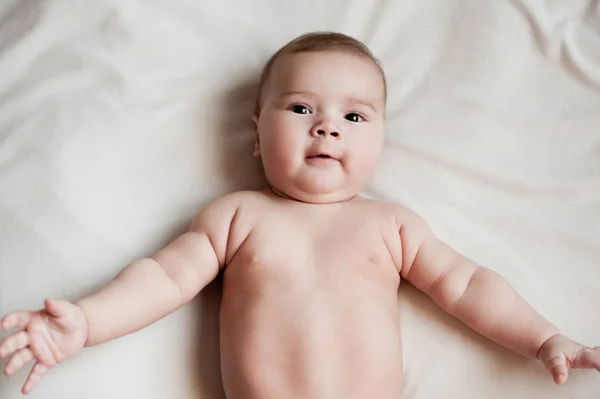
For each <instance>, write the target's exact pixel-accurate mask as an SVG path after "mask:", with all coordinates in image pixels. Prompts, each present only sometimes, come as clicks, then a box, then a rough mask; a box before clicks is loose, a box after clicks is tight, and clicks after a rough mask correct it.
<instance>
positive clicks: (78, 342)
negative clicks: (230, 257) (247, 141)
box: [0, 194, 239, 393]
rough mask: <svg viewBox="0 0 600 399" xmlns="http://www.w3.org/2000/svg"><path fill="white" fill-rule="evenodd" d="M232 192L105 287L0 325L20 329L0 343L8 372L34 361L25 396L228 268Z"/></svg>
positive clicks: (173, 307)
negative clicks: (86, 349) (60, 367)
mask: <svg viewBox="0 0 600 399" xmlns="http://www.w3.org/2000/svg"><path fill="white" fill-rule="evenodd" d="M238 203H239V201H238V196H236V195H235V194H231V195H228V196H225V197H223V198H221V199H219V200H216V201H214V202H213V203H211V204H209V205H208V206H207V207H205V208H204V209H203V210H202V211H201V212H200V213H199V214H198V216H197V217H196V218H195V219H194V221H193V222H192V226H191V228H190V230H189V231H188V232H187V233H185V234H183V235H182V236H180V237H178V238H177V239H175V240H174V241H173V242H171V243H170V244H169V245H167V246H166V247H165V248H163V249H161V250H160V251H158V252H157V253H156V254H155V255H153V256H152V257H149V258H145V259H141V260H138V261H135V262H133V263H131V264H130V265H129V266H127V267H126V268H125V269H123V270H122V271H121V272H120V273H119V274H118V275H117V276H116V277H115V278H114V279H113V280H112V281H111V282H110V283H109V284H107V285H106V286H105V287H104V288H102V289H100V290H99V291H97V292H95V293H93V294H91V295H89V296H87V297H85V298H83V299H81V300H79V301H77V302H76V303H75V304H72V303H69V302H67V301H56V300H46V301H45V308H44V309H41V310H39V311H36V312H17V313H12V314H9V315H7V316H6V317H5V318H4V319H2V321H1V322H0V326H1V327H2V328H3V329H11V328H19V329H21V330H20V331H17V332H15V333H14V334H12V335H11V336H9V337H8V338H6V339H5V340H4V341H3V342H1V343H0V357H5V356H8V355H10V354H11V353H13V355H12V357H11V360H10V361H9V362H8V363H7V365H6V368H5V373H6V374H7V375H12V374H14V372H15V371H16V370H18V369H19V368H20V367H22V366H23V365H24V364H25V363H27V362H28V361H30V360H32V359H33V360H36V364H35V365H34V367H33V369H32V371H31V373H30V375H29V377H28V379H27V381H26V383H25V385H24V387H23V392H24V393H28V392H30V391H31V390H32V389H33V388H34V387H35V385H37V383H38V382H39V381H40V380H41V378H42V377H43V375H44V374H45V373H46V371H47V370H48V369H49V368H50V367H53V366H55V365H56V364H58V363H61V362H63V361H64V360H66V359H68V358H70V357H72V356H73V355H75V354H76V353H77V352H78V351H79V350H80V349H81V347H83V346H84V345H85V346H91V345H97V344H100V343H102V342H105V341H108V340H111V339H114V338H117V337H120V336H123V335H126V334H130V333H133V332H135V331H137V330H140V329H142V328H144V327H146V326H148V325H150V324H152V323H154V322H155V321H157V320H159V319H161V318H163V317H165V316H166V315H168V314H169V313H171V312H173V311H175V310H176V309H178V308H179V307H181V306H183V305H184V304H185V303H187V302H189V301H190V300H191V299H192V298H193V297H194V296H195V295H196V294H197V293H198V292H199V291H200V290H201V289H202V288H204V287H205V286H206V285H207V284H208V283H210V282H211V281H212V280H213V279H214V278H215V277H216V276H217V274H218V273H219V269H220V267H222V266H224V264H225V254H226V250H227V244H228V237H229V229H230V225H231V222H232V220H233V217H234V215H235V212H236V210H237V206H238Z"/></svg>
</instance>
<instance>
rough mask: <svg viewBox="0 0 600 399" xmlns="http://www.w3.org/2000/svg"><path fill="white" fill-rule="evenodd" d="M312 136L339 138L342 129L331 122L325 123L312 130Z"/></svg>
mask: <svg viewBox="0 0 600 399" xmlns="http://www.w3.org/2000/svg"><path fill="white" fill-rule="evenodd" d="M312 135H313V136H315V137H327V136H331V137H336V138H337V137H339V136H340V129H338V127H337V126H335V125H334V124H333V123H331V122H327V121H324V122H322V123H319V124H317V125H315V126H314V127H313V128H312Z"/></svg>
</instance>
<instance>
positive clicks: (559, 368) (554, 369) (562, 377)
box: [546, 353, 569, 384]
mask: <svg viewBox="0 0 600 399" xmlns="http://www.w3.org/2000/svg"><path fill="white" fill-rule="evenodd" d="M546 368H547V369H548V370H549V371H550V373H552V378H553V379H554V382H555V383H557V384H564V383H565V382H566V381H567V378H568V376H569V369H568V368H567V361H566V358H565V356H564V355H563V354H562V353H561V354H560V355H559V356H556V357H553V358H551V359H550V360H548V361H547V362H546Z"/></svg>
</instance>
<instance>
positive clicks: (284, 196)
mask: <svg viewBox="0 0 600 399" xmlns="http://www.w3.org/2000/svg"><path fill="white" fill-rule="evenodd" d="M269 190H271V192H272V193H273V194H274V195H276V196H277V197H280V198H283V199H287V200H290V201H296V202H302V203H305V204H314V205H327V204H337V203H341V202H350V201H352V200H355V199H360V198H361V197H360V196H359V195H358V194H355V195H353V196H352V197H350V198H346V199H342V200H339V201H332V202H326V203H317V202H307V201H302V200H300V199H298V198H294V197H290V196H289V195H287V194H286V193H284V192H282V191H280V190H278V189H276V188H275V187H273V186H271V185H269Z"/></svg>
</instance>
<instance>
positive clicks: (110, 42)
mask: <svg viewBox="0 0 600 399" xmlns="http://www.w3.org/2000/svg"><path fill="white" fill-rule="evenodd" d="M288 3H289V4H288ZM0 4H1V5H0V314H4V313H6V312H8V311H12V310H15V309H21V308H23V309H31V308H37V307H39V306H40V305H41V302H42V300H43V299H44V298H45V297H47V296H54V297H63V298H67V299H75V298H77V297H78V296H80V295H83V294H85V293H87V292H89V291H90V290H92V289H93V288H94V287H97V286H99V285H100V284H102V283H105V282H106V281H108V280H109V279H110V278H111V277H112V276H113V275H114V274H115V273H116V272H117V271H118V270H120V269H121V268H122V267H123V266H125V265H126V264H127V263H128V262H129V261H131V260H133V259H135V258H137V257H140V256H143V255H148V254H150V253H151V252H152V251H153V250H155V249H157V248H158V247H160V246H161V245H163V244H164V243H166V242H167V240H169V239H171V238H173V237H174V236H175V235H176V234H177V233H178V232H180V231H181V230H182V229H183V228H185V226H186V224H187V223H188V221H189V219H190V218H191V217H192V215H193V214H194V212H195V211H196V210H197V209H199V208H200V207H201V206H202V205H203V204H205V203H206V202H207V201H208V200H210V199H212V198H214V197H216V196H218V195H220V194H223V193H225V192H228V191H232V190H236V189H240V188H246V187H256V186H258V185H259V184H260V182H261V175H260V169H259V165H257V163H256V161H254V160H253V159H252V158H251V145H250V144H251V141H252V134H251V124H250V116H251V111H252V102H253V97H254V94H255V92H256V81H257V75H258V73H259V71H260V69H261V68H262V65H263V63H264V62H265V61H266V59H267V58H268V56H269V55H270V54H271V53H272V52H273V51H275V50H276V49H277V48H278V47H280V46H281V45H283V44H284V43H285V42H287V41H288V40H290V39H291V38H293V37H295V36H297V35H299V34H301V33H303V32H305V31H310V30H324V29H327V30H337V31H342V32H345V33H348V34H351V35H354V36H356V37H358V38H359V39H362V40H364V41H365V42H366V43H367V44H368V45H369V46H370V47H371V48H372V50H373V51H374V52H375V53H376V55H378V56H379V57H380V58H381V60H382V62H383V65H384V68H385V70H386V71H387V74H388V80H389V91H390V98H389V104H388V124H387V126H388V128H387V135H388V136H387V137H388V139H387V143H386V147H385V151H384V154H383V156H382V160H381V167H380V168H379V170H378V172H377V175H376V176H375V177H374V179H373V181H372V183H371V184H370V186H369V187H368V190H367V194H368V195H371V196H374V197H378V198H382V199H388V200H394V201H398V202H402V203H404V204H406V205H407V206H409V207H411V208H413V209H414V210H416V211H417V212H419V213H420V214H421V215H422V216H424V217H425V218H426V219H427V220H428V221H429V223H430V224H431V226H432V227H433V228H434V230H435V231H436V232H437V234H438V235H439V236H440V237H441V238H443V239H445V240H446V241H447V242H449V243H450V244H451V245H453V246H454V247H456V248H457V249H459V250H460V251H462V252H463V253H465V254H466V255H468V256H471V257H472V258H473V259H475V260H476V261H478V262H480V263H482V264H484V265H486V266H488V267H490V268H492V269H494V270H496V271H498V272H500V273H501V274H502V275H504V276H505V277H506V278H507V279H508V280H509V281H510V282H511V283H513V284H514V286H515V287H516V288H517V289H518V290H519V292H521V293H522V295H523V296H524V297H525V298H526V299H528V300H529V301H530V302H531V303H532V304H533V305H534V306H535V307H536V308H537V309H539V310H540V311H541V312H542V313H543V314H544V315H546V316H547V317H548V318H549V319H551V320H552V321H553V322H554V323H556V324H557V325H558V326H559V327H560V328H561V329H562V330H563V332H564V333H566V334H569V335H571V336H572V337H573V338H575V339H577V340H580V341H581V342H584V343H588V344H593V345H600V312H599V305H600V264H599V263H598V262H599V259H600V6H599V3H598V2H586V1H568V2H567V1H551V0H548V1H541V0H537V1H536V0H514V1H500V0H493V1H492V0H490V1H486V2H483V1H478V0H463V1H448V0H427V1H425V0H412V1H402V2H401V1H377V2H376V1H369V2H366V1H358V0H356V1H342V0H339V1H330V0H328V1H317V0H312V1H308V0H307V1H302V2H287V3H286V2H280V1H275V0H273V1H266V0H263V1H260V2H259V1H252V2H249V1H248V2H245V1H220V2H215V1H198V0H189V1H188V0H178V1H172V0H168V1H167V0H153V1H148V0H128V1H119V0H112V1H111V0H95V1H93V2H90V1H86V2H83V1H68V0H47V1H37V2H34V1H18V0H12V1H7V0H3V1H2V3H0ZM218 294H219V291H218V286H216V285H215V286H211V287H210V289H209V290H208V291H207V292H206V293H203V294H202V295H201V297H202V298H204V299H205V300H204V301H202V300H200V301H195V302H194V303H193V304H191V305H190V306H187V307H185V308H184V309H182V310H180V311H179V312H177V313H175V314H173V315H171V316H169V317H167V318H166V319H164V320H163V321H161V322H159V323H157V324H156V325H154V326H151V327H149V328H148V329H146V330H144V331H142V332H140V333H138V334H135V335H132V336H128V337H125V338H122V339H119V340H116V341H113V342H111V343H109V344H106V345H103V346H100V347H95V348H91V349H88V350H85V351H84V352H83V353H82V354H81V355H80V356H78V357H77V358H75V359H73V360H71V361H69V362H67V363H65V364H64V365H61V366H59V367H58V368H56V369H55V370H53V371H52V372H50V373H49V375H48V376H47V378H46V379H45V380H44V381H43V383H42V385H41V386H40V387H39V389H38V390H37V391H36V392H34V394H32V395H31V397H32V398H44V399H55V398H56V399H57V398H60V399H69V398H82V397H85V398H87V399H96V398H98V399H100V398H103V399H104V398H107V397H110V398H113V399H124V398H128V399H129V398H142V397H143V398H148V399H153V398H167V397H168V398H222V397H223V394H222V390H221V388H220V382H219V378H220V374H219V370H218V349H217V338H216V337H217V327H216V321H217V316H218V313H217V312H218V302H217V301H218ZM400 302H401V314H400V319H401V323H402V330H403V334H404V345H405V358H404V362H405V368H406V375H405V387H404V393H403V396H402V398H403V399H435V398H444V399H453V398H457V399H458V398H460V399H469V398H489V399H496V398H497V399H500V398H527V399H530V398H544V399H559V398H561V399H562V398H577V399H591V398H597V397H600V375H599V374H594V373H592V372H587V373H585V372H575V373H573V375H572V377H571V379H570V381H569V383H568V384H567V385H566V386H563V387H556V386H554V385H553V383H552V382H551V379H550V378H549V376H548V375H547V373H546V372H545V371H544V370H543V369H542V367H541V366H540V365H539V364H538V363H537V362H533V361H532V362H528V361H527V360H524V359H522V358H520V357H518V356H516V355H512V354H510V353H509V352H507V351H505V350H503V349H500V348H498V347H497V346H495V345H494V344H491V343H489V342H487V341H486V340H484V339H482V338H479V337H477V336H476V335H475V334H474V333H472V332H470V331H468V330H467V329H466V328H464V327H463V326H461V325H460V323H458V322H457V321H455V320H453V319H451V318H450V317H448V316H447V315H445V314H443V313H442V312H440V311H439V310H437V309H436V308H435V306H434V305H432V303H431V302H430V301H429V300H427V299H426V298H425V297H424V296H423V295H421V294H419V293H418V292H416V291H415V290H414V289H411V288H410V287H409V286H407V285H404V286H403V287H402V288H401V290H400ZM3 365H4V362H0V367H2V366H3ZM26 373H27V372H26V371H25V370H24V371H22V372H20V373H19V374H18V375H16V376H15V377H13V378H11V379H7V378H6V377H4V376H0V398H2V399H9V398H10V399H12V398H18V397H19V393H18V392H19V387H20V385H21V384H22V382H23V381H24V379H25V377H26Z"/></svg>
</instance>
